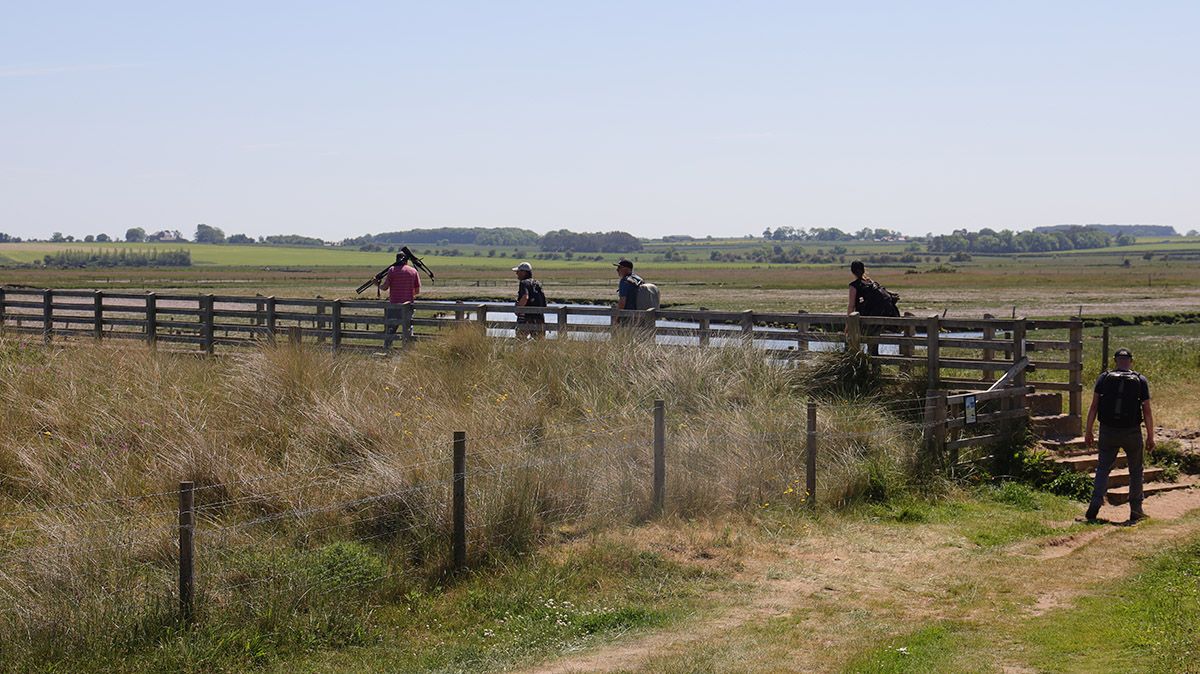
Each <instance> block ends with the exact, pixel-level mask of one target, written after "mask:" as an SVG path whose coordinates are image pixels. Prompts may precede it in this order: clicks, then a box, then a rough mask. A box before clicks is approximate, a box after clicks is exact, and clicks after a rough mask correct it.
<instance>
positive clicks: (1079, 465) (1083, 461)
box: [1054, 452, 1129, 473]
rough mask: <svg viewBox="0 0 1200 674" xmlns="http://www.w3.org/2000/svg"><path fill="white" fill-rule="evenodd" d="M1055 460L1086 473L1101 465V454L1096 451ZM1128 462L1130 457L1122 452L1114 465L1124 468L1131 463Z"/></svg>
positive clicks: (1059, 463)
mask: <svg viewBox="0 0 1200 674" xmlns="http://www.w3.org/2000/svg"><path fill="white" fill-rule="evenodd" d="M1054 462H1055V463H1057V464H1058V465H1060V466H1062V467H1063V468H1067V469H1069V470H1073V471H1076V472H1079V473H1086V472H1091V471H1092V470H1094V469H1095V468H1096V466H1098V465H1100V455H1099V454H1096V453H1095V452H1093V453H1091V454H1079V455H1077V456H1067V457H1063V458H1059V459H1055V460H1054ZM1128 462H1129V458H1128V457H1126V456H1125V453H1124V452H1121V453H1120V454H1117V459H1116V461H1115V462H1113V467H1114V468H1124V467H1125V466H1127V465H1129V463H1128Z"/></svg>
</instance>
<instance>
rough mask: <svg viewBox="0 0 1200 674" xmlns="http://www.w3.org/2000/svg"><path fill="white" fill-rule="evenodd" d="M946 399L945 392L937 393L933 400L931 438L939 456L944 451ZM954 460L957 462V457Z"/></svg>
mask: <svg viewBox="0 0 1200 674" xmlns="http://www.w3.org/2000/svg"><path fill="white" fill-rule="evenodd" d="M946 397H947V393H946V391H938V392H937V399H936V400H935V403H936V404H935V406H934V417H933V421H934V426H933V437H934V441H935V442H936V443H937V450H938V454H939V455H940V454H942V453H944V452H945V451H946V412H947V409H948V405H947V404H946ZM955 460H957V457H955Z"/></svg>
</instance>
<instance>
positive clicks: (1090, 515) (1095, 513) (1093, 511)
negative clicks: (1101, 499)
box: [1083, 506, 1100, 522]
mask: <svg viewBox="0 0 1200 674" xmlns="http://www.w3.org/2000/svg"><path fill="white" fill-rule="evenodd" d="M1099 516H1100V509H1099V508H1097V507H1095V506H1092V507H1090V508H1088V509H1087V512H1086V513H1084V514H1083V518H1084V519H1085V520H1087V521H1089V522H1095V521H1096V518H1097V517H1099Z"/></svg>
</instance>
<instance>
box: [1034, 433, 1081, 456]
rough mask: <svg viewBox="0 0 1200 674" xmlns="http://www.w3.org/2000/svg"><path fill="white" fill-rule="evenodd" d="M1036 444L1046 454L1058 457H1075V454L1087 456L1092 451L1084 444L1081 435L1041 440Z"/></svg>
mask: <svg viewBox="0 0 1200 674" xmlns="http://www.w3.org/2000/svg"><path fill="white" fill-rule="evenodd" d="M1038 444H1039V445H1041V447H1042V449H1044V450H1046V451H1047V452H1052V453H1054V454H1057V455H1059V456H1075V455H1077V454H1088V453H1090V452H1091V451H1092V450H1090V449H1088V447H1087V444H1086V443H1084V441H1083V436H1082V435H1060V436H1055V437H1050V438H1043V439H1041V440H1039V441H1038Z"/></svg>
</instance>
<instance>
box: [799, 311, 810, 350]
mask: <svg viewBox="0 0 1200 674" xmlns="http://www.w3.org/2000/svg"><path fill="white" fill-rule="evenodd" d="M807 333H808V321H807V320H806V319H799V320H797V321H796V351H797V352H798V353H804V352H806V351H808V334H807Z"/></svg>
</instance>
